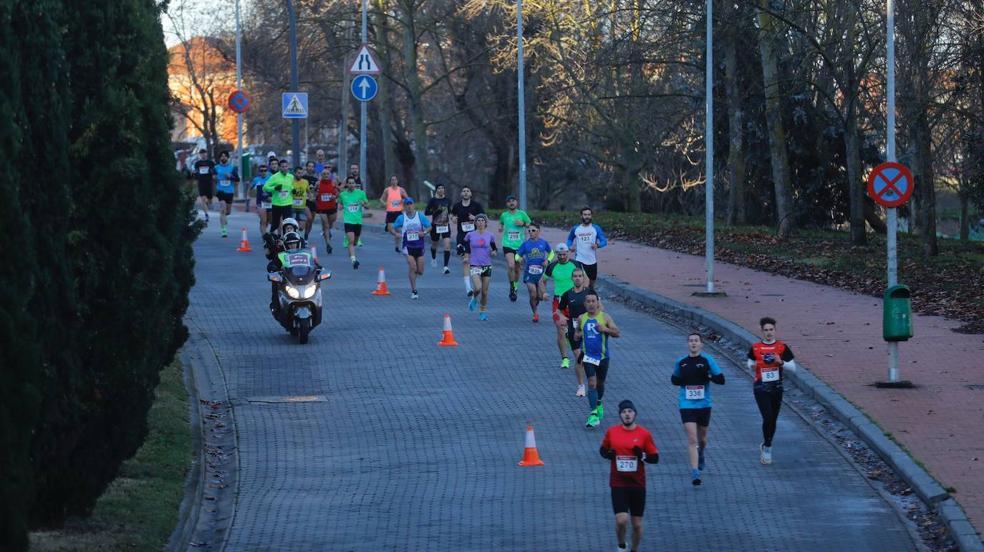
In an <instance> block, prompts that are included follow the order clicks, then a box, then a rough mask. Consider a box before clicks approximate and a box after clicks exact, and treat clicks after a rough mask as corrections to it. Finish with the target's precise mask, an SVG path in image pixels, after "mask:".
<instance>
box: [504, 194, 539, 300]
mask: <svg viewBox="0 0 984 552" xmlns="http://www.w3.org/2000/svg"><path fill="white" fill-rule="evenodd" d="M506 207H507V210H506V211H503V212H502V214H501V215H499V234H500V235H501V236H502V253H503V254H504V255H505V257H506V274H507V275H508V276H509V300H510V301H515V300H516V289H517V288H519V273H520V270H521V267H520V266H519V264H518V263H517V262H516V250H517V249H519V246H521V245H523V242H524V241H526V225H527V224H529V223H530V222H532V221H531V220H530V216H529V215H527V214H526V211H521V210H519V209H518V207H519V202H518V201H516V196H514V195H510V196H506Z"/></svg>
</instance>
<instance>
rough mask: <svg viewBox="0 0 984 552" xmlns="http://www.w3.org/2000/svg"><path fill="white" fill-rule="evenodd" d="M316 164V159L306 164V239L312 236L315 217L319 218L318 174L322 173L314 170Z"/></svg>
mask: <svg viewBox="0 0 984 552" xmlns="http://www.w3.org/2000/svg"><path fill="white" fill-rule="evenodd" d="M314 169H315V164H314V161H308V162H307V163H305V164H304V176H303V178H304V180H307V183H308V188H307V212H308V219H307V222H306V223H304V239H305V240H308V239H310V238H311V229H312V228H314V219H315V218H317V215H316V213H317V211H318V205H317V195H318V175H319V174H321V173H316V172H314Z"/></svg>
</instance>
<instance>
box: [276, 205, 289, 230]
mask: <svg viewBox="0 0 984 552" xmlns="http://www.w3.org/2000/svg"><path fill="white" fill-rule="evenodd" d="M291 214H293V207H291V206H290V205H274V206H273V208H272V209H270V231H271V232H278V233H279V232H280V222H281V221H282V220H284V219H286V218H290V216H291Z"/></svg>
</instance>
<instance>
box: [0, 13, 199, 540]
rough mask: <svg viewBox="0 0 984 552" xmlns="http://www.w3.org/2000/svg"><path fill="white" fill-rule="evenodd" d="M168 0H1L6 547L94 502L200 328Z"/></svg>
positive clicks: (2, 507)
mask: <svg viewBox="0 0 984 552" xmlns="http://www.w3.org/2000/svg"><path fill="white" fill-rule="evenodd" d="M158 16H159V13H158V6H157V4H156V2H154V1H153V0H87V1H86V2H76V1H72V0H0V48H2V50H0V51H3V52H4V55H3V56H0V75H3V78H0V159H3V160H4V164H5V165H4V170H2V171H0V197H2V198H3V199H2V200H0V235H2V237H3V240H4V243H5V244H6V245H5V246H4V247H2V248H0V347H2V349H0V350H3V357H4V358H3V362H2V365H0V474H2V475H0V549H3V550H7V549H11V550H18V549H23V548H24V547H25V544H26V540H25V530H26V529H27V528H28V527H31V526H34V527H37V526H53V525H58V524H59V523H61V522H62V521H63V520H64V518H65V516H67V515H69V514H85V513H87V512H88V511H89V510H90V509H91V507H92V505H93V504H94V502H95V499H96V498H97V497H98V496H99V494H100V493H101V492H102V490H103V489H104V488H105V486H106V484H107V483H108V482H109V481H110V480H111V479H112V478H113V477H114V476H115V474H116V472H117V470H118V468H119V466H120V464H121V463H122V461H123V460H125V459H126V458H128V457H129V456H131V455H132V454H133V453H134V452H135V451H136V449H137V448H138V447H139V445H140V443H141V442H142V440H143V438H144V435H145V433H146V414H147V411H148V409H149V407H150V404H151V402H152V399H153V389H154V387H155V386H156V384H157V381H158V373H159V371H160V370H161V368H163V366H165V365H166V364H167V363H168V362H170V360H171V359H172V358H173V356H174V354H175V352H176V350H177V348H178V347H179V346H180V345H181V344H182V342H183V341H184V339H185V337H186V331H185V328H184V326H183V325H182V322H181V319H182V317H183V315H184V312H185V310H186V308H187V304H188V290H189V289H190V287H191V284H192V282H193V280H192V278H193V277H192V268H193V266H192V255H191V243H192V241H193V240H194V237H195V232H196V229H195V227H194V226H192V225H191V224H190V223H191V216H190V213H191V203H190V201H191V200H190V198H189V197H187V195H186V194H184V193H183V192H182V191H181V187H180V186H179V182H178V176H177V175H176V174H175V172H174V163H173V157H172V155H171V153H170V147H169V130H170V124H171V122H170V115H169V109H168V91H167V57H166V56H167V54H166V50H165V47H164V41H163V35H162V31H161V27H160V21H159V17H158Z"/></svg>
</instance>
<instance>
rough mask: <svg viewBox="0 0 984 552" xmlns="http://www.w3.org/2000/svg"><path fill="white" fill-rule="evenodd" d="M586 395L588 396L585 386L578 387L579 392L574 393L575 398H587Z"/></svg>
mask: <svg viewBox="0 0 984 552" xmlns="http://www.w3.org/2000/svg"><path fill="white" fill-rule="evenodd" d="M585 394H586V392H585V390H584V385H578V386H577V391H575V392H574V396H575V397H583V396H585Z"/></svg>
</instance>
